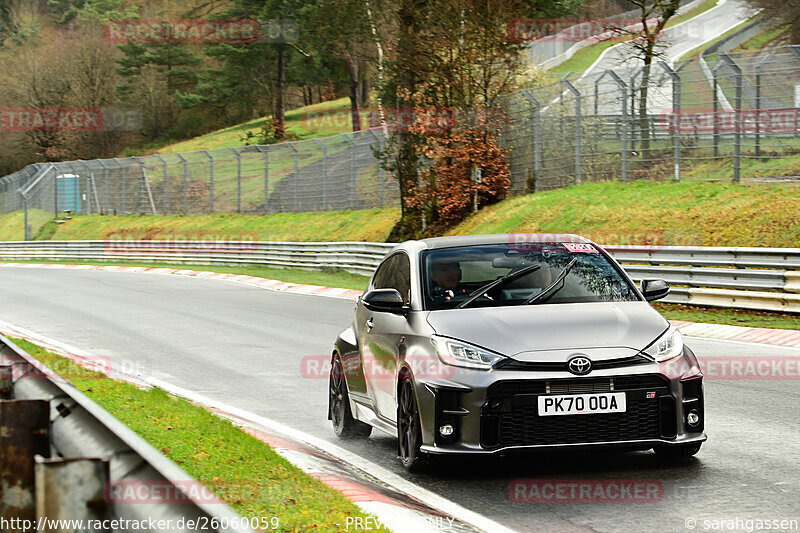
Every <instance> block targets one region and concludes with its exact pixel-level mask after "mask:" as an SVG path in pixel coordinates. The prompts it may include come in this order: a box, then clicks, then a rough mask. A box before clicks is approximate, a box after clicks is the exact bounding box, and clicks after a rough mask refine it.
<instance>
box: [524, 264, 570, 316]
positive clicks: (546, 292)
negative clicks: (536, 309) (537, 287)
mask: <svg viewBox="0 0 800 533" xmlns="http://www.w3.org/2000/svg"><path fill="white" fill-rule="evenodd" d="M577 262H578V258H577V257H573V258H572V261H570V262H569V263H567V266H565V267H564V270H562V271H561V274H559V275H558V277H557V278H556V280H555V281H554V282H553V283H551V284H550V285H548V286H547V287H546V288H544V289H543V290H542V292H540V293H539V294H535V295H533V296H531V297H530V298H528V299H527V300H525V301H524V302H522V304H521V305H530V304H535V303H539V302H543V301H546V300H549V299H550V297H551V296H553V295H554V294H555V293H557V292H558V291H560V290H561V289H562V288H563V287H564V285H563V284H564V279H565V278H566V277H567V274H569V271H570V270H572V267H574V266H575V263H577ZM559 283H560V284H561V287H558V288H556V286H557V285H558V284H559Z"/></svg>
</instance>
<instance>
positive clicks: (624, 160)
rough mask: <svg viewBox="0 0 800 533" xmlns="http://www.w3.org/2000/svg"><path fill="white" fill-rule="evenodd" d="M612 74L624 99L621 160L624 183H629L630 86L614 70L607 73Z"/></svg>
mask: <svg viewBox="0 0 800 533" xmlns="http://www.w3.org/2000/svg"><path fill="white" fill-rule="evenodd" d="M607 72H609V73H610V76H611V79H613V80H614V81H615V82H616V83H617V85H619V89H620V92H621V93H622V98H621V99H620V101H621V103H622V151H621V152H620V160H621V163H622V181H623V182H625V181H628V86H627V85H626V84H625V82H624V81H622V78H620V77H619V75H618V74H617V73H616V72H614V71H613V70H609V71H607Z"/></svg>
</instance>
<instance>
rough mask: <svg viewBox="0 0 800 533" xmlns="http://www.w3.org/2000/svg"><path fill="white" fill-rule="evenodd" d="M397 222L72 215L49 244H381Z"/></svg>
mask: <svg viewBox="0 0 800 533" xmlns="http://www.w3.org/2000/svg"><path fill="white" fill-rule="evenodd" d="M399 217H400V213H399V211H398V210H396V209H367V210H362V211H328V212H322V213H276V214H274V215H236V214H214V215H198V216H185V217H184V216H163V215H160V216H149V215H146V216H138V215H125V216H123V215H119V216H112V215H108V216H106V215H76V216H73V218H72V220H69V221H68V222H66V223H64V224H59V225H58V226H57V227H56V228H55V231H54V232H53V233H52V234H51V236H50V239H52V240H66V241H68V240H82V239H110V238H131V239H199V238H203V239H205V240H208V239H217V240H258V241H301V242H315V241H316V242H322V241H369V242H383V241H385V240H386V238H387V237H388V236H389V232H390V231H391V230H392V227H393V226H394V224H395V223H396V221H397V219H398V218H399Z"/></svg>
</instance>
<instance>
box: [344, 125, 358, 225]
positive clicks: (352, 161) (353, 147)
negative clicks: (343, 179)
mask: <svg viewBox="0 0 800 533" xmlns="http://www.w3.org/2000/svg"><path fill="white" fill-rule="evenodd" d="M342 137H344V138H345V140H346V141H347V142H348V143H349V144H350V209H353V208H354V207H355V200H356V198H355V196H356V167H355V164H356V160H355V154H356V143H355V141H353V139H351V138H350V137H348V136H347V134H346V133H343V134H342Z"/></svg>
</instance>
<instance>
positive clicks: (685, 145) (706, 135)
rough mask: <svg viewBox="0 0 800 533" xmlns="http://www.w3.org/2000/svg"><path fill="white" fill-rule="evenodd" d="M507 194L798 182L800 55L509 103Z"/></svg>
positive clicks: (736, 58) (771, 55)
mask: <svg viewBox="0 0 800 533" xmlns="http://www.w3.org/2000/svg"><path fill="white" fill-rule="evenodd" d="M500 104H501V106H502V107H503V108H504V109H505V110H506V112H507V120H508V125H507V128H506V131H505V132H504V135H503V143H504V146H505V147H506V148H508V149H509V151H510V152H509V162H510V165H511V174H512V189H511V192H512V194H522V193H527V192H537V191H541V190H547V189H554V188H560V187H564V186H566V185H571V184H577V183H581V182H586V181H604V180H611V179H619V180H621V181H626V180H631V179H641V178H646V179H673V180H676V181H680V180H733V181H736V182H738V181H740V180H745V179H746V180H756V181H798V182H800V48H798V47H795V46H785V47H781V48H775V49H763V50H756V51H747V52H739V53H734V52H730V53H726V52H724V51H721V50H720V51H718V52H717V53H716V54H714V55H713V56H706V57H703V56H699V57H695V58H692V59H690V60H688V61H684V62H682V63H678V64H675V65H670V64H668V63H666V62H663V61H655V62H653V63H652V64H651V65H650V66H649V67H645V66H640V67H637V68H634V69H622V68H620V69H616V70H606V71H603V72H592V73H589V74H586V75H583V76H576V75H574V74H573V75H567V76H565V77H564V78H562V79H561V80H558V81H556V82H554V83H550V84H548V85H545V86H542V87H537V88H535V89H527V90H522V91H518V92H516V93H513V94H509V95H506V96H504V97H503V98H502V100H501V102H500Z"/></svg>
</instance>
